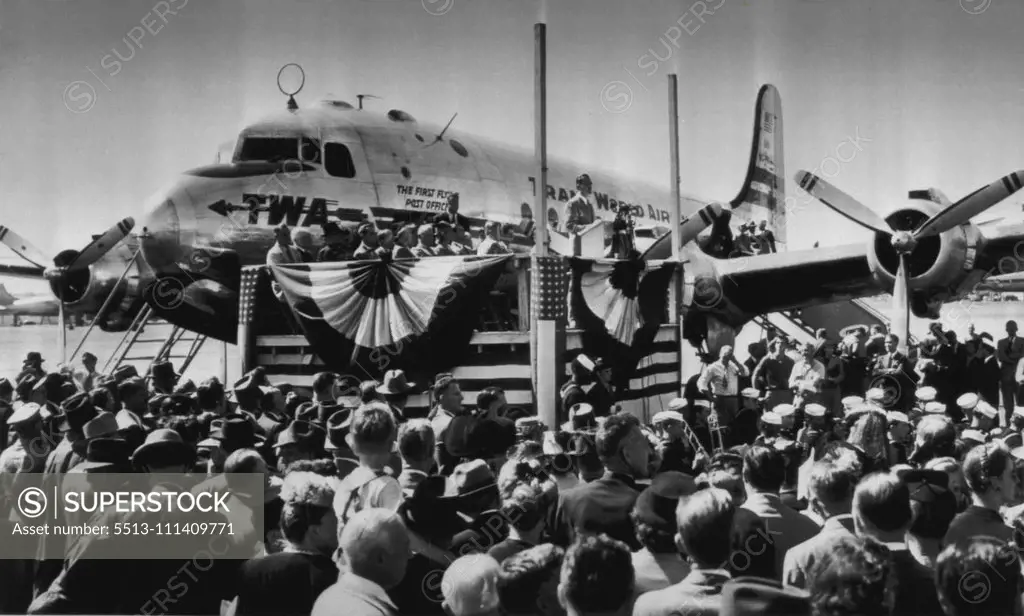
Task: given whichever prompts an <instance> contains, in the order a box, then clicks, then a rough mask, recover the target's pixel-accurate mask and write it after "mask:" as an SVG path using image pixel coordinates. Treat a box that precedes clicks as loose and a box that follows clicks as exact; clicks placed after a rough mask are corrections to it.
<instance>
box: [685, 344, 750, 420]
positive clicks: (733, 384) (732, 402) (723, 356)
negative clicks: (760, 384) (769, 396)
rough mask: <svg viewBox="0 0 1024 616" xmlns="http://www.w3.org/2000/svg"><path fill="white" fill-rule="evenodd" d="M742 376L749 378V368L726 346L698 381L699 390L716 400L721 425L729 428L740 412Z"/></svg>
mask: <svg viewBox="0 0 1024 616" xmlns="http://www.w3.org/2000/svg"><path fill="white" fill-rule="evenodd" d="M741 376H749V373H748V371H747V367H746V366H744V365H743V364H741V363H740V362H739V361H738V360H737V359H736V356H735V355H733V352H732V347H731V346H729V345H725V346H723V347H722V350H721V351H719V353H718V360H717V361H715V362H714V363H712V364H711V365H709V366H708V367H707V369H706V370H704V372H703V373H702V374H701V375H700V379H698V380H697V389H699V390H700V391H701V392H703V393H705V394H708V395H709V396H711V399H712V400H714V402H715V410H716V411H717V412H718V422H719V424H720V425H723V426H728V425H729V424H730V422H732V420H733V418H734V417H736V413H737V412H739V403H740V401H739V392H740V377H741Z"/></svg>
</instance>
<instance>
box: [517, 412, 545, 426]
mask: <svg viewBox="0 0 1024 616" xmlns="http://www.w3.org/2000/svg"><path fill="white" fill-rule="evenodd" d="M543 423H544V422H542V421H541V420H540V417H537V416H536V415H530V416H528V417H520V418H519V419H517V420H516V427H517V428H527V427H531V428H532V427H533V426H539V425H541V424H543Z"/></svg>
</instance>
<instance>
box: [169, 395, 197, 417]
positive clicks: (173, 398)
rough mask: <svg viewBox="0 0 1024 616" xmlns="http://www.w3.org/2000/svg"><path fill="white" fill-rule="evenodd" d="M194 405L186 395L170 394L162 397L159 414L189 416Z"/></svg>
mask: <svg viewBox="0 0 1024 616" xmlns="http://www.w3.org/2000/svg"><path fill="white" fill-rule="evenodd" d="M194 409H195V404H194V402H193V400H192V397H191V396H188V395H187V394H171V395H169V396H164V397H163V402H162V403H161V405H160V412H161V414H163V415H191V414H192V411H193V410H194Z"/></svg>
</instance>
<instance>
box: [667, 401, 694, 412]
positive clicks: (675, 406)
mask: <svg viewBox="0 0 1024 616" xmlns="http://www.w3.org/2000/svg"><path fill="white" fill-rule="evenodd" d="M688 404H689V403H688V402H687V401H686V398H672V401H671V402H669V403H668V410H670V411H679V410H682V409H685V408H686V407H687V405H688Z"/></svg>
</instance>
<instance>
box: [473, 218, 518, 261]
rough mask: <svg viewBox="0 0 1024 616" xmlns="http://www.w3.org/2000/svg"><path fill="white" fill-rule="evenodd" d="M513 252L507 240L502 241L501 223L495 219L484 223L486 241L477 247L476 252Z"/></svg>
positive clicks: (501, 253) (488, 253)
mask: <svg viewBox="0 0 1024 616" xmlns="http://www.w3.org/2000/svg"><path fill="white" fill-rule="evenodd" d="M509 252H511V251H510V250H509V249H508V246H506V245H505V242H503V241H501V225H499V224H498V223H497V222H495V221H493V220H489V221H487V224H486V225H484V241H482V242H480V245H479V246H477V248H476V254H478V255H481V256H485V255H504V254H508V253H509Z"/></svg>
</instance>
